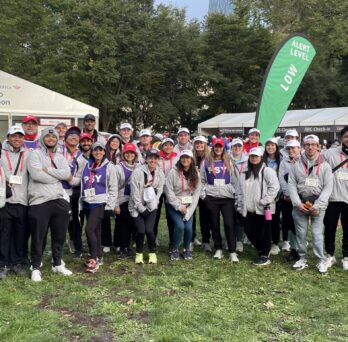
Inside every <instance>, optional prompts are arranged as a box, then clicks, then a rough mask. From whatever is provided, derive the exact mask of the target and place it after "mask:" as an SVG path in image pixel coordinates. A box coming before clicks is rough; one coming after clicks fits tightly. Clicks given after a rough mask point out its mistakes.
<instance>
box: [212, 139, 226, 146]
mask: <svg viewBox="0 0 348 342" xmlns="http://www.w3.org/2000/svg"><path fill="white" fill-rule="evenodd" d="M215 145H221V146H222V147H225V141H224V140H223V139H221V138H215V139H213V146H215Z"/></svg>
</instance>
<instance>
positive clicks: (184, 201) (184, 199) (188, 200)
mask: <svg viewBox="0 0 348 342" xmlns="http://www.w3.org/2000/svg"><path fill="white" fill-rule="evenodd" d="M191 203H192V196H183V197H181V204H191Z"/></svg>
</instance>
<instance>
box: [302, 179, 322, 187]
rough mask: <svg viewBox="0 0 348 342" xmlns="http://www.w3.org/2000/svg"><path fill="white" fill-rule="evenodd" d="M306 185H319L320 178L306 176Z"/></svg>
mask: <svg viewBox="0 0 348 342" xmlns="http://www.w3.org/2000/svg"><path fill="white" fill-rule="evenodd" d="M305 184H306V186H310V187H318V186H319V179H317V178H306V183H305Z"/></svg>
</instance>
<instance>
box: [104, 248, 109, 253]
mask: <svg viewBox="0 0 348 342" xmlns="http://www.w3.org/2000/svg"><path fill="white" fill-rule="evenodd" d="M110 251H111V248H110V247H103V253H110Z"/></svg>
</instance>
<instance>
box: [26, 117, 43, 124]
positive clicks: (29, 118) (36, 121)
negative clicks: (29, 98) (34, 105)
mask: <svg viewBox="0 0 348 342" xmlns="http://www.w3.org/2000/svg"><path fill="white" fill-rule="evenodd" d="M29 121H34V122H35V123H36V124H37V123H39V121H38V120H37V117H36V116H34V115H27V116H25V117H24V118H23V120H22V122H23V123H27V122H29Z"/></svg>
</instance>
